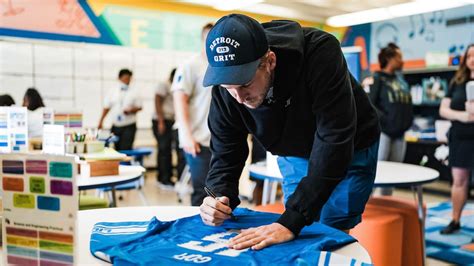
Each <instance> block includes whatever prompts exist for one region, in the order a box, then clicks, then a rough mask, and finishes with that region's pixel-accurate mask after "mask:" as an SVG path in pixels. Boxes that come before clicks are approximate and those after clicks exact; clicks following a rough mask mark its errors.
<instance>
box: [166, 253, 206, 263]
mask: <svg viewBox="0 0 474 266" xmlns="http://www.w3.org/2000/svg"><path fill="white" fill-rule="evenodd" d="M173 258H174V259H177V260H184V261H188V262H194V263H206V262H209V261H211V260H212V258H211V257H205V256H202V255H199V254H189V255H188V253H183V254H179V255H174V256H173Z"/></svg>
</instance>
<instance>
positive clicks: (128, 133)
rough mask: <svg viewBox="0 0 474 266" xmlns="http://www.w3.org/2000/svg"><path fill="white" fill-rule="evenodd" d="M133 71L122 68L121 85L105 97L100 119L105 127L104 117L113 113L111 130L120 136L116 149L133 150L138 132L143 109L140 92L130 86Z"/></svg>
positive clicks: (100, 125)
mask: <svg viewBox="0 0 474 266" xmlns="http://www.w3.org/2000/svg"><path fill="white" fill-rule="evenodd" d="M132 75H133V73H132V71H130V70H128V69H121V70H120V71H119V74H118V79H119V82H120V84H119V86H117V87H116V88H113V89H112V90H111V91H110V92H109V94H108V95H107V96H106V97H105V99H104V109H103V111H102V116H101V117H100V121H99V126H98V127H99V129H101V128H102V127H103V123H104V119H105V117H106V116H107V114H108V113H109V112H111V113H112V116H113V118H112V119H113V121H112V129H111V132H112V133H113V134H114V135H115V136H117V137H118V141H117V142H116V143H115V149H116V150H131V149H132V148H133V141H134V140H135V133H136V132H137V113H138V112H139V111H140V110H142V105H141V101H140V99H139V96H138V92H137V91H136V90H135V89H134V88H131V87H130V82H131V81H132Z"/></svg>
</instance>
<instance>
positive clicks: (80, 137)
mask: <svg viewBox="0 0 474 266" xmlns="http://www.w3.org/2000/svg"><path fill="white" fill-rule="evenodd" d="M85 140H86V134H80V133H76V132H73V133H71V134H66V153H77V154H82V153H84V151H85V145H84V141H85Z"/></svg>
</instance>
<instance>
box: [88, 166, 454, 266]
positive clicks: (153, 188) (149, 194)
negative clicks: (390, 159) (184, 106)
mask: <svg viewBox="0 0 474 266" xmlns="http://www.w3.org/2000/svg"><path fill="white" fill-rule="evenodd" d="M155 176H156V172H154V171H149V172H147V174H146V178H145V186H144V187H143V191H144V194H145V197H146V199H147V201H148V205H189V204H190V200H189V196H188V197H186V198H184V199H183V202H181V203H179V202H178V197H177V194H176V193H175V192H174V191H166V190H162V189H160V188H159V187H158V186H157V184H156V181H155ZM441 186H445V189H449V188H448V187H447V185H446V184H441ZM89 193H90V192H89ZM118 195H121V196H122V197H123V199H122V200H120V201H119V202H118V207H126V206H141V205H142V201H141V200H140V198H139V196H138V193H137V191H127V192H119V193H118ZM394 196H397V197H403V198H408V199H413V193H412V192H411V191H410V190H406V189H404V190H395V192H394ZM423 197H424V199H423V200H424V202H425V203H426V204H430V203H437V202H443V201H447V200H449V198H448V197H445V196H439V195H432V194H427V193H425V194H424V195H423ZM241 206H242V207H252V206H254V205H253V204H251V203H249V202H247V201H245V200H244V201H243V202H242V205H241ZM427 265H449V264H447V263H444V262H442V261H438V260H433V259H429V258H428V260H427Z"/></svg>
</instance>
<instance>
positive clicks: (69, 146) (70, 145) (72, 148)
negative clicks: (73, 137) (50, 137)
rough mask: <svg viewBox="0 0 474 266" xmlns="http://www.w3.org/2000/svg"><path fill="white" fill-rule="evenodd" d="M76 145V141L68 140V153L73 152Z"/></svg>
mask: <svg viewBox="0 0 474 266" xmlns="http://www.w3.org/2000/svg"><path fill="white" fill-rule="evenodd" d="M74 148H75V145H74V142H67V143H66V153H68V154H73V153H74V151H75V149H74Z"/></svg>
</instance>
